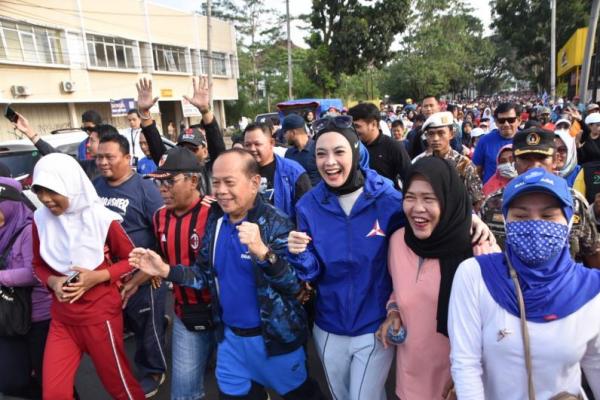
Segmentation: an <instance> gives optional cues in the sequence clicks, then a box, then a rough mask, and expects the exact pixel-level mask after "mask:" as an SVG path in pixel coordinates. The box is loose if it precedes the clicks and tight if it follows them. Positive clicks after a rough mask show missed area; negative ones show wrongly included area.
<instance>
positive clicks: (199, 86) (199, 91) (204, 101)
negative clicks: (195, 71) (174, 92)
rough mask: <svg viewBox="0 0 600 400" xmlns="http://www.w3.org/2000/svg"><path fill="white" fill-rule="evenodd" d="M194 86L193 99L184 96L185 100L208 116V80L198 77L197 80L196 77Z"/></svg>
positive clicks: (193, 82)
mask: <svg viewBox="0 0 600 400" xmlns="http://www.w3.org/2000/svg"><path fill="white" fill-rule="evenodd" d="M192 86H193V88H194V95H193V96H192V97H188V96H185V95H184V96H183V98H184V99H186V100H187V101H189V102H190V104H192V105H193V106H194V107H196V108H197V109H198V110H200V112H201V113H202V114H206V113H207V112H209V111H210V100H209V91H208V78H206V77H198V79H196V77H193V78H192Z"/></svg>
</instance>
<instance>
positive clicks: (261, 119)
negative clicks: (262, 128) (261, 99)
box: [254, 112, 281, 126]
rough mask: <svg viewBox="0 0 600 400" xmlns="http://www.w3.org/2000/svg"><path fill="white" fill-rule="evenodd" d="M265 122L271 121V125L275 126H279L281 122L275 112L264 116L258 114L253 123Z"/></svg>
mask: <svg viewBox="0 0 600 400" xmlns="http://www.w3.org/2000/svg"><path fill="white" fill-rule="evenodd" d="M267 120H271V123H272V124H273V125H275V126H278V125H281V120H280V118H279V113H276V112H272V113H265V114H258V115H257V116H256V117H255V118H254V122H260V123H263V124H264V123H265V122H267Z"/></svg>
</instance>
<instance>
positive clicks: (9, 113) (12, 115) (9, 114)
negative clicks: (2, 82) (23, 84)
mask: <svg viewBox="0 0 600 400" xmlns="http://www.w3.org/2000/svg"><path fill="white" fill-rule="evenodd" d="M4 116H5V117H6V118H7V119H8V120H9V121H10V122H12V123H15V124H16V123H17V121H18V120H19V116H18V115H17V113H16V112H15V110H13V109H12V108H10V104H9V105H7V106H6V109H5V110H4Z"/></svg>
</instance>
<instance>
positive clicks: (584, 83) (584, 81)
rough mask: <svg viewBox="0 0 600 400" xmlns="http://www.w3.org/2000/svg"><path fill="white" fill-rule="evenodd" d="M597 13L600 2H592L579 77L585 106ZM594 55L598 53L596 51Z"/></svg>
mask: <svg viewBox="0 0 600 400" xmlns="http://www.w3.org/2000/svg"><path fill="white" fill-rule="evenodd" d="M598 11H600V0H594V2H593V3H592V11H591V12H590V26H589V27H588V33H587V39H586V41H585V53H584V57H583V66H582V67H581V77H580V80H579V97H580V99H581V101H582V102H583V103H584V104H585V103H587V102H588V100H589V98H588V95H587V94H588V90H587V88H588V82H589V78H590V67H591V61H592V53H593V52H594V39H595V38H596V27H597V26H598ZM596 53H598V52H597V51H596Z"/></svg>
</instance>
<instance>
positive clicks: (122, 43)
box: [87, 35, 139, 69]
mask: <svg viewBox="0 0 600 400" xmlns="http://www.w3.org/2000/svg"><path fill="white" fill-rule="evenodd" d="M87 46H88V53H89V56H90V66H92V67H100V68H116V69H117V68H118V69H138V68H139V63H138V58H137V57H135V56H134V54H136V51H135V49H136V47H137V43H136V42H134V41H131V40H126V39H120V38H112V37H105V36H98V35H87Z"/></svg>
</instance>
